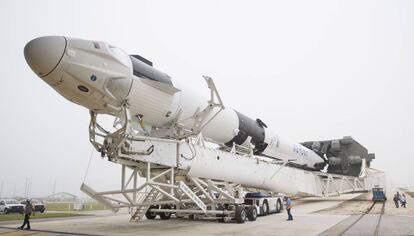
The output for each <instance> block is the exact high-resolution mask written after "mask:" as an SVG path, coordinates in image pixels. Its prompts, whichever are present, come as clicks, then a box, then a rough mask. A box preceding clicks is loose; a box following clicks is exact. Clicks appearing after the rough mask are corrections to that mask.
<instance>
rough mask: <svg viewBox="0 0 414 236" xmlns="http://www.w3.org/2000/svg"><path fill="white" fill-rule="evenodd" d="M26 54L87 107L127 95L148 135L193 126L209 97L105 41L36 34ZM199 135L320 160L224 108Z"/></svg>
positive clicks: (311, 162)
mask: <svg viewBox="0 0 414 236" xmlns="http://www.w3.org/2000/svg"><path fill="white" fill-rule="evenodd" d="M25 57H26V60H27V62H28V64H29V66H30V67H31V68H32V70H33V71H34V72H35V73H36V74H37V75H38V76H39V77H40V78H41V79H43V80H44V81H45V82H46V83H48V84H49V85H50V86H51V87H52V88H53V89H55V90H56V91H57V92H58V93H60V94H61V95H62V96H64V97H65V98H67V99H68V100H70V101H72V102H74V103H77V104H79V105H81V106H84V107H86V108H87V109H89V110H92V111H94V112H97V113H102V114H110V115H113V116H121V115H122V114H121V112H120V111H121V109H120V106H121V104H122V103H123V102H124V101H125V100H127V101H128V104H129V107H130V111H131V114H132V115H133V119H134V121H135V123H136V124H137V126H138V124H140V121H141V124H142V120H143V121H144V122H143V123H144V126H145V127H144V129H145V130H146V131H147V132H148V135H150V136H157V137H163V136H165V137H168V136H169V135H171V134H169V133H168V132H161V131H162V130H164V128H166V127H169V126H171V124H173V123H174V122H176V121H181V123H182V124H183V125H184V126H185V127H186V128H188V129H191V128H193V126H194V122H195V121H194V120H192V119H186V118H189V117H192V116H193V115H194V114H196V113H197V112H199V111H201V110H203V109H204V108H206V107H207V105H208V97H203V96H202V95H201V94H200V93H199V92H197V91H193V90H189V89H185V88H183V87H182V86H180V85H179V84H178V83H177V82H176V81H175V80H174V79H172V78H170V77H169V76H168V75H166V74H165V73H163V72H160V71H158V70H156V69H154V68H153V67H152V65H148V64H150V62H149V63H148V62H146V61H145V59H142V60H141V59H137V58H138V57H135V56H130V55H128V54H127V53H125V52H124V51H123V50H121V49H119V48H117V47H113V46H111V45H109V44H107V43H104V42H97V41H88V40H81V39H73V38H67V37H59V36H47V37H41V38H37V39H34V40H32V41H31V42H29V43H28V44H27V45H26V47H25ZM146 63H147V64H146ZM214 109H218V108H214ZM121 118H122V117H121ZM202 134H203V136H204V137H206V138H208V139H210V140H212V141H214V142H215V143H219V144H222V145H226V146H231V145H232V144H233V143H236V144H239V145H246V143H245V142H249V141H250V144H251V145H253V146H255V154H257V155H264V156H267V157H271V158H275V159H280V160H289V161H291V162H292V163H294V164H296V165H298V166H301V167H304V168H310V169H321V167H320V165H321V164H324V160H323V159H322V158H321V157H319V156H318V155H317V154H316V153H314V152H313V151H311V150H309V149H308V148H306V147H304V146H302V145H300V144H295V143H291V142H288V141H286V140H284V139H281V138H280V137H279V136H277V135H275V134H272V133H271V131H269V129H267V126H266V125H265V124H264V123H263V122H261V121H260V120H253V119H251V118H249V117H247V116H244V115H242V114H241V113H239V112H236V111H235V110H234V109H232V108H229V107H226V108H225V109H224V110H222V111H221V112H219V113H218V115H217V116H216V117H215V118H214V119H212V120H211V122H209V123H208V124H207V125H206V126H205V127H204V128H203V130H202ZM211 178H214V177H213V176H212V177H211Z"/></svg>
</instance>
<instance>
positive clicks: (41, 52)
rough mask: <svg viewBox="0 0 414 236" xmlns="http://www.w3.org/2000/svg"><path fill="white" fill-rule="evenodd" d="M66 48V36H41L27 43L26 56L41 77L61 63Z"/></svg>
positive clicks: (28, 62) (31, 66)
mask: <svg viewBox="0 0 414 236" xmlns="http://www.w3.org/2000/svg"><path fill="white" fill-rule="evenodd" d="M65 49H66V38H65V37H63V36H46V37H40V38H36V39H33V40H32V41H30V42H29V43H27V44H26V46H25V47H24V57H25V58H26V62H27V64H29V66H30V68H32V70H33V71H34V72H35V73H36V74H37V75H38V76H39V77H45V76H47V75H48V74H50V73H51V72H52V71H53V70H54V69H55V68H56V66H57V65H58V64H59V62H60V60H61V59H62V57H63V54H64V52H65Z"/></svg>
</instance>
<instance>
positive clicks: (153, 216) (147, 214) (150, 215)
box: [145, 206, 158, 220]
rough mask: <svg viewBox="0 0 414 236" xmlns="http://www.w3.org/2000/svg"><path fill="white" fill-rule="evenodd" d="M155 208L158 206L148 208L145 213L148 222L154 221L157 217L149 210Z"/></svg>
mask: <svg viewBox="0 0 414 236" xmlns="http://www.w3.org/2000/svg"><path fill="white" fill-rule="evenodd" d="M156 208H158V206H150V207H149V208H148V210H147V212H145V217H147V219H148V220H153V219H155V217H157V213H155V212H151V211H150V210H151V209H156Z"/></svg>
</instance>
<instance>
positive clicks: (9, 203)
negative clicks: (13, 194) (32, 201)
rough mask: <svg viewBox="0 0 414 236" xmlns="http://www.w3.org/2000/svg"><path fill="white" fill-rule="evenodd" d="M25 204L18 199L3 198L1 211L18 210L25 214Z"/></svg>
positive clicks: (0, 204)
mask: <svg viewBox="0 0 414 236" xmlns="http://www.w3.org/2000/svg"><path fill="white" fill-rule="evenodd" d="M23 211H24V206H23V205H22V204H20V203H19V202H17V200H16V199H1V200H0V212H3V213H4V214H9V213H11V212H18V213H20V214H23Z"/></svg>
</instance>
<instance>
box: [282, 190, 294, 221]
mask: <svg viewBox="0 0 414 236" xmlns="http://www.w3.org/2000/svg"><path fill="white" fill-rule="evenodd" d="M283 200H284V201H285V206H286V211H287V214H288V219H287V220H293V216H292V213H291V209H292V200H291V199H290V197H286V196H285V197H283Z"/></svg>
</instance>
